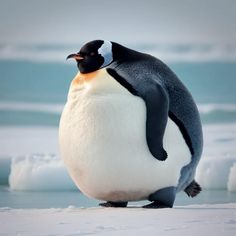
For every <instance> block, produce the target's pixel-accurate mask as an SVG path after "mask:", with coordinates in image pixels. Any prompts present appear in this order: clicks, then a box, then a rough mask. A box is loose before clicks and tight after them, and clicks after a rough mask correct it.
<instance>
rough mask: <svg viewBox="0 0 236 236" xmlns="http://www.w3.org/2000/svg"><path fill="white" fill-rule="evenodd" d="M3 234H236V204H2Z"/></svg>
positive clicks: (1, 229)
mask: <svg viewBox="0 0 236 236" xmlns="http://www.w3.org/2000/svg"><path fill="white" fill-rule="evenodd" d="M0 235H35V236H38V235H44V236H45V235H51V236H52V235H58V236H61V235H138V236H139V235H174V236H175V235H181V236H183V235H191V236H199V235H214V236H218V235H219V236H221V235H224V236H231V235H232V236H233V235H236V204H235V203H229V204H215V205H189V206H176V207H175V208H173V209H142V208H139V207H129V208H125V209H122V208H116V209H114V208H113V209H111V208H75V207H73V206H69V207H68V208H63V209H59V208H58V209H55V208H51V209H18V210H17V209H11V208H0Z"/></svg>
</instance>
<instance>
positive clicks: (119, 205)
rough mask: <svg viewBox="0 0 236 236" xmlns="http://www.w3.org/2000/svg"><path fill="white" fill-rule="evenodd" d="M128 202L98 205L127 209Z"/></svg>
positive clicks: (100, 204)
mask: <svg viewBox="0 0 236 236" xmlns="http://www.w3.org/2000/svg"><path fill="white" fill-rule="evenodd" d="M127 205H128V202H103V203H99V206H102V207H127Z"/></svg>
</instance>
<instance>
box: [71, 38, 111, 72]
mask: <svg viewBox="0 0 236 236" xmlns="http://www.w3.org/2000/svg"><path fill="white" fill-rule="evenodd" d="M69 58H74V59H75V60H76V61H77V66H78V68H79V70H80V72H81V73H84V74H86V73H90V72H93V71H96V70H99V69H101V68H104V67H106V66H108V65H109V64H111V63H112V61H113V54H112V43H111V42H110V41H106V40H94V41H91V42H88V43H86V44H85V45H84V46H83V47H82V48H81V49H80V51H79V52H78V53H73V54H70V55H69V56H68V57H67V59H69Z"/></svg>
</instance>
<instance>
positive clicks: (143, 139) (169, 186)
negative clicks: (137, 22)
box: [59, 40, 203, 208]
mask: <svg viewBox="0 0 236 236" xmlns="http://www.w3.org/2000/svg"><path fill="white" fill-rule="evenodd" d="M67 59H75V60H76V62H77V67H78V69H79V72H78V74H77V75H76V76H75V78H74V79H73V80H72V82H71V85H70V88H69V93H68V99H67V102H66V104H65V107H64V109H63V112H62V115H61V119H60V125H59V144H60V152H61V157H62V159H63V160H64V163H65V165H66V167H67V169H68V172H69V174H70V176H71V178H72V180H73V181H74V182H75V184H76V185H77V187H78V188H79V189H80V190H81V192H82V193H84V194H85V195H86V196H88V197H90V198H95V199H98V200H101V201H103V202H102V203H100V204H99V205H101V206H103V207H126V206H127V204H128V202H129V201H140V200H148V201H150V202H149V203H148V204H147V205H145V206H143V207H144V208H165V207H168V208H171V207H173V205H174V201H175V198H176V194H177V193H178V192H180V191H184V192H185V193H186V194H187V195H188V196H190V197H195V196H196V195H197V194H198V193H200V191H201V187H200V185H199V184H198V183H197V182H196V181H195V180H194V176H195V171H196V167H197V165H198V162H199V160H200V157H201V154H202V149H203V137H202V126H201V121H200V117H199V112H198V109H197V106H196V104H195V102H194V100H193V97H192V95H191V94H190V92H189V91H188V90H187V88H186V87H185V86H184V84H183V83H182V82H181V81H180V79H179V78H178V77H177V75H176V74H175V73H174V72H173V71H172V70H171V69H170V68H169V67H168V66H167V65H166V64H165V63H163V62H162V61H161V60H159V59H157V58H155V57H154V56H152V55H149V54H145V53H142V52H138V51H135V50H132V49H129V48H127V47H125V46H122V45H120V44H118V43H115V42H112V41H107V40H94V41H91V42H88V43H86V44H85V45H84V46H83V47H82V48H81V49H80V51H79V52H78V53H73V54H70V55H69V56H68V57H67Z"/></svg>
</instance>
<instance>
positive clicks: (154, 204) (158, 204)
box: [143, 202, 171, 209]
mask: <svg viewBox="0 0 236 236" xmlns="http://www.w3.org/2000/svg"><path fill="white" fill-rule="evenodd" d="M143 208H147V209H161V208H171V207H170V206H167V205H165V204H163V203H161V202H152V203H150V204H147V205H145V206H143Z"/></svg>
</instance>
